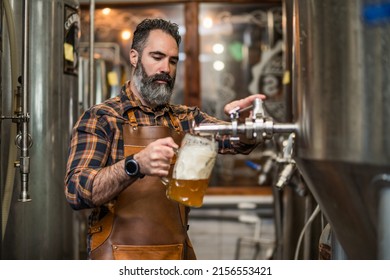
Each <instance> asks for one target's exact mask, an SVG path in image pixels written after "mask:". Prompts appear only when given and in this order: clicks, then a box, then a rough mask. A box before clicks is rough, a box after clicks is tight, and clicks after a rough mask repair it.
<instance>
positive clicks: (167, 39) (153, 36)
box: [145, 30, 179, 55]
mask: <svg viewBox="0 0 390 280" xmlns="http://www.w3.org/2000/svg"><path fill="white" fill-rule="evenodd" d="M145 50H147V52H160V53H165V54H168V55H177V53H178V52H179V50H178V46H177V43H176V40H175V38H173V37H172V36H171V35H170V34H168V33H166V32H164V31H162V30H152V31H150V33H149V36H148V39H147V40H146V44H145Z"/></svg>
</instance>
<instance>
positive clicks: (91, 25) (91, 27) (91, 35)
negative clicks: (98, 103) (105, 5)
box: [89, 0, 95, 105]
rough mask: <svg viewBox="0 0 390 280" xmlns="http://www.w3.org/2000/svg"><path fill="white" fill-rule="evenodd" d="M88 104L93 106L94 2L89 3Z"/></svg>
mask: <svg viewBox="0 0 390 280" xmlns="http://www.w3.org/2000/svg"><path fill="white" fill-rule="evenodd" d="M89 18H90V22H89V102H90V104H91V105H92V104H94V99H93V95H94V92H95V78H94V72H95V71H94V68H95V65H94V55H93V54H94V52H95V0H90V1H89Z"/></svg>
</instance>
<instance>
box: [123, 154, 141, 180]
mask: <svg viewBox="0 0 390 280" xmlns="http://www.w3.org/2000/svg"><path fill="white" fill-rule="evenodd" d="M125 170H126V173H127V174H128V175H130V176H135V175H137V174H138V163H137V162H136V161H135V160H134V159H133V158H128V159H126V161H125Z"/></svg>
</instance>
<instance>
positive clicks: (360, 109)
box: [292, 0, 390, 259]
mask: <svg viewBox="0 0 390 280" xmlns="http://www.w3.org/2000/svg"><path fill="white" fill-rule="evenodd" d="M293 2H294V5H293V9H294V10H293V15H294V16H293V18H294V20H293V21H294V22H293V24H294V27H293V30H294V39H293V41H294V48H293V60H294V61H293V78H292V81H293V92H294V96H295V98H296V99H295V101H296V103H295V105H296V106H295V116H296V118H297V123H298V127H299V129H298V133H297V147H296V162H297V165H298V167H299V170H300V171H301V172H302V173H303V176H304V178H305V180H306V182H307V183H308V185H309V188H310V190H311V191H312V193H313V195H314V196H315V198H316V200H317V201H318V202H319V205H320V208H321V210H322V212H323V213H324V214H325V217H326V218H327V219H328V220H329V223H330V225H331V228H332V230H333V232H334V234H335V237H336V239H337V240H338V241H339V243H340V244H341V247H342V249H343V250H344V251H345V254H346V256H347V258H349V259H377V258H379V259H382V258H386V259H388V258H390V255H389V253H388V251H389V250H390V248H389V241H388V239H389V238H390V237H389V235H388V233H389V229H388V228H389V222H388V218H387V217H388V216H389V215H390V212H388V211H386V210H385V209H386V204H387V205H388V204H389V201H388V198H387V196H388V195H387V193H388V189H389V187H390V179H389V178H390V110H389V108H390V13H389V10H390V5H389V2H388V1H364V0H353V1H352V0H351V1H339V0H326V1H323V0H299V1H293Z"/></svg>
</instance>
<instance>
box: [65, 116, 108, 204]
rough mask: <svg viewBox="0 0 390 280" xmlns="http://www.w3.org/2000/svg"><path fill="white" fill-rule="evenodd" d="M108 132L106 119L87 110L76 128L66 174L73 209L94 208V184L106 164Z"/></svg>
mask: <svg viewBox="0 0 390 280" xmlns="http://www.w3.org/2000/svg"><path fill="white" fill-rule="evenodd" d="M109 138H110V136H109V131H108V130H107V124H105V122H104V119H103V118H99V117H97V116H95V115H92V113H91V112H86V113H84V114H83V115H82V117H81V118H80V119H79V121H78V122H77V123H76V125H75V126H74V128H73V131H72V136H71V140H70V146H69V157H68V162H67V169H66V175H65V196H66V199H67V201H68V202H69V204H70V205H71V207H72V208H73V209H76V210H78V209H85V208H92V207H94V205H93V203H92V186H93V181H94V178H95V176H96V174H97V173H98V172H99V170H100V169H102V168H103V167H105V166H106V165H107V161H108V158H109V154H110V145H111V142H110V141H109Z"/></svg>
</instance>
